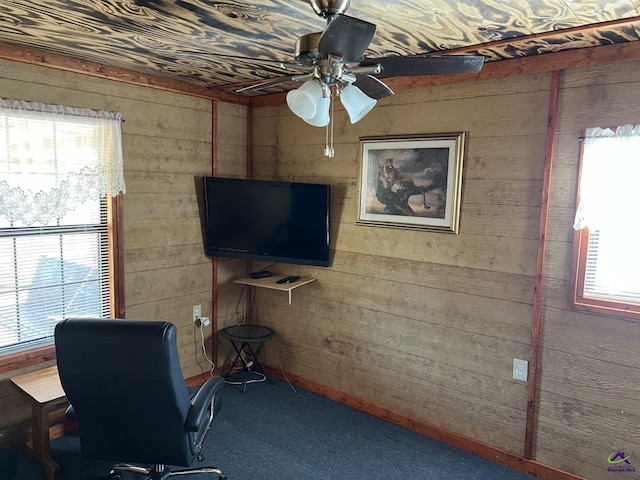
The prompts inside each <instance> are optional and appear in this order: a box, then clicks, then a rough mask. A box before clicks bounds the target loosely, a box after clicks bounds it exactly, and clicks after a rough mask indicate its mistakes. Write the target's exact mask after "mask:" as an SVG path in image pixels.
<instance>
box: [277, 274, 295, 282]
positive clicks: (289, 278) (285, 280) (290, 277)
mask: <svg viewBox="0 0 640 480" xmlns="http://www.w3.org/2000/svg"><path fill="white" fill-rule="evenodd" d="M299 278H300V276H299V275H290V276H288V277H284V278H281V279H280V280H277V281H276V283H279V284H283V283H293V282H295V281H296V280H298V279H299Z"/></svg>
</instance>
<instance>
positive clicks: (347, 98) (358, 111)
mask: <svg viewBox="0 0 640 480" xmlns="http://www.w3.org/2000/svg"><path fill="white" fill-rule="evenodd" d="M340 102H341V103H342V106H343V107H344V109H345V110H346V111H347V113H348V114H349V120H351V123H352V124H355V123H358V122H359V121H360V120H362V119H363V118H364V117H365V115H367V113H369V112H370V111H371V110H372V109H373V107H375V106H376V103H377V100H376V99H374V98H371V97H369V96H368V95H366V94H365V93H364V92H363V91H362V90H360V89H359V88H358V87H356V86H355V85H351V84H350V85H347V86H346V87H344V88H343V89H341V90H340Z"/></svg>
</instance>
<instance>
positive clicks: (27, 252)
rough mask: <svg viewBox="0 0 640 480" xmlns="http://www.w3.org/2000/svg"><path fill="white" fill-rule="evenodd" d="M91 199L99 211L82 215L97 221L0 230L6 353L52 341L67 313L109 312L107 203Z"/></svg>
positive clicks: (0, 305)
mask: <svg viewBox="0 0 640 480" xmlns="http://www.w3.org/2000/svg"><path fill="white" fill-rule="evenodd" d="M90 203H93V206H94V208H93V210H97V212H91V213H90V215H84V214H82V215H80V217H87V216H94V217H97V220H98V221H97V222H93V223H92V224H88V223H83V224H80V225H72V226H61V227H60V228H50V229H47V230H43V229H38V228H35V229H34V228H29V229H15V230H16V231H14V232H11V229H7V230H8V231H7V230H2V231H0V235H2V236H1V237H0V352H2V349H3V348H4V349H5V350H6V349H7V348H8V347H16V345H18V344H20V343H24V342H27V343H29V344H31V343H33V342H37V341H44V342H49V343H50V341H51V338H52V335H53V329H54V327H55V324H56V323H57V322H58V321H60V320H62V319H63V318H65V317H70V316H74V317H79V316H86V317H106V316H109V308H110V304H109V298H110V296H109V292H110V290H109V255H108V247H109V242H108V230H107V225H106V215H105V214H104V212H105V208H104V206H105V205H100V204H98V205H95V203H94V202H90ZM102 203H103V204H106V200H103V202H102ZM96 207H97V208H96ZM82 210H87V212H89V210H91V209H90V208H89V207H88V206H85V208H84V209H82ZM101 211H102V212H103V214H102V215H101V214H100V213H101ZM82 220H86V218H82Z"/></svg>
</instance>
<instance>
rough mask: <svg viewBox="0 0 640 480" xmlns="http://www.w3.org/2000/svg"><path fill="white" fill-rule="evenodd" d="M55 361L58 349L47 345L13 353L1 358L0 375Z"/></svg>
mask: <svg viewBox="0 0 640 480" xmlns="http://www.w3.org/2000/svg"><path fill="white" fill-rule="evenodd" d="M55 359H56V347H55V346H54V345H47V346H46V347H39V348H33V349H31V350H25V351H23V352H17V353H11V354H8V355H5V356H3V357H0V374H2V373H6V372H11V371H13V370H19V369H21V368H26V367H30V366H32V365H37V364H38V363H44V362H49V361H51V360H55Z"/></svg>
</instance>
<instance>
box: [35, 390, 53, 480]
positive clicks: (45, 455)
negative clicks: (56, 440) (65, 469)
mask: <svg viewBox="0 0 640 480" xmlns="http://www.w3.org/2000/svg"><path fill="white" fill-rule="evenodd" d="M31 414H32V420H31V430H32V431H31V436H32V437H33V440H32V442H33V443H32V445H33V448H32V451H31V452H30V453H31V454H32V455H33V456H34V457H36V458H37V459H38V460H39V461H40V463H42V465H43V466H44V471H45V472H46V474H47V480H57V479H58V478H59V476H60V474H59V472H60V466H59V465H58V464H57V463H56V462H55V460H53V458H51V451H50V449H49V409H48V408H47V407H45V406H43V405H40V404H38V403H35V402H33V403H32V404H31Z"/></svg>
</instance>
